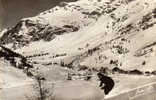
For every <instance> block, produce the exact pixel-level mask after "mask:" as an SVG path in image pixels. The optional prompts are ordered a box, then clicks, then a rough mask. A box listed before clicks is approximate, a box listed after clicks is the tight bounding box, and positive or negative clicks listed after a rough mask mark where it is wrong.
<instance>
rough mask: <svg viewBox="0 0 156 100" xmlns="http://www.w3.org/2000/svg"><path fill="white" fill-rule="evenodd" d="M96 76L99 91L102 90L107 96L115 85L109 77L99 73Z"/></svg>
mask: <svg viewBox="0 0 156 100" xmlns="http://www.w3.org/2000/svg"><path fill="white" fill-rule="evenodd" d="M97 75H98V77H99V80H100V85H99V87H101V89H103V90H104V93H105V94H106V95H107V94H108V93H109V92H110V91H111V90H112V89H113V87H114V84H115V83H114V81H113V79H112V78H111V77H108V76H106V75H104V74H102V73H101V72H99V73H98V74H97Z"/></svg>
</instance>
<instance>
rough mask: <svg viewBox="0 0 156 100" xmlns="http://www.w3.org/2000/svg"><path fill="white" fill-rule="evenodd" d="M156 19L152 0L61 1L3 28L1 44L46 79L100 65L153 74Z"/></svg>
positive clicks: (112, 69) (111, 70)
mask: <svg viewBox="0 0 156 100" xmlns="http://www.w3.org/2000/svg"><path fill="white" fill-rule="evenodd" d="M155 24H156V1H155V0H79V1H75V2H71V3H66V2H62V3H60V4H59V5H58V6H56V7H54V8H52V9H50V10H47V11H44V12H42V13H40V14H38V15H37V16H35V17H30V18H24V19H21V20H20V21H19V22H18V23H17V25H15V26H14V27H12V28H10V29H6V31H3V32H2V33H1V34H2V35H1V37H0V44H1V45H3V46H5V47H7V48H10V49H11V50H14V51H16V52H17V53H19V54H21V55H23V57H25V58H26V59H27V61H28V62H29V61H30V62H31V64H32V66H33V68H31V71H32V69H33V70H34V69H35V70H38V71H39V72H41V73H42V74H43V76H45V78H46V79H47V80H49V81H51V80H55V79H57V78H58V76H60V77H59V80H65V77H66V76H65V75H67V74H68V73H78V74H79V75H80V76H81V75H82V76H83V75H85V74H86V73H85V72H84V70H85V71H88V70H89V69H91V70H93V74H94V72H95V73H96V71H99V70H100V69H102V68H104V69H107V71H109V73H111V74H113V75H116V73H122V74H126V75H129V74H138V75H147V74H148V75H155V74H156V67H155V66H156V62H155V59H156V25H155ZM55 68H56V70H55V71H54V69H55ZM32 73H33V72H32ZM56 74H57V75H58V76H57V75H56ZM51 77H53V78H51ZM127 77H128V76H126V78H125V80H126V79H127ZM130 77H132V76H130ZM123 79H124V78H123ZM143 79H144V78H143ZM136 80H137V81H135V79H134V80H133V81H132V82H134V81H135V82H138V80H139V78H136ZM147 80H150V79H147ZM152 80H153V79H152ZM120 81H121V80H120ZM123 83H124V82H123ZM140 83H141V81H140ZM129 84H131V82H129ZM138 84H139V82H138ZM133 85H134V84H133ZM125 86H126V88H128V87H127V84H126V85H125ZM128 86H129V85H128ZM119 87H123V88H124V85H123V86H119ZM130 87H131V86H130ZM134 87H135V86H134ZM113 93H116V92H113Z"/></svg>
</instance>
